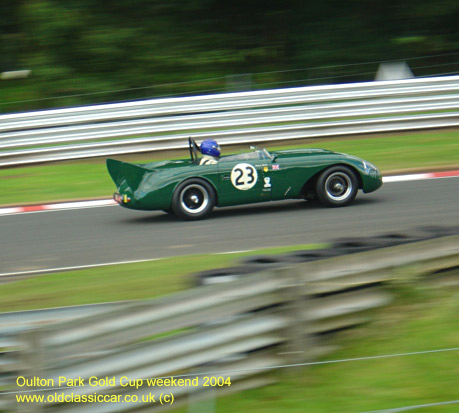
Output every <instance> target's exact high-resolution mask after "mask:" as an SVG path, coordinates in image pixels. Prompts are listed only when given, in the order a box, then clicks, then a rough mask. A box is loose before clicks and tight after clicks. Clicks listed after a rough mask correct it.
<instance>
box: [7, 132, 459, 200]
mask: <svg viewBox="0 0 459 413" xmlns="http://www.w3.org/2000/svg"><path fill="white" fill-rule="evenodd" d="M266 147H267V148H269V149H280V148H279V147H278V144H276V143H271V144H269V145H266ZM296 147H303V148H304V147H323V148H326V149H331V150H334V151H338V152H346V153H349V154H352V155H356V156H360V157H362V158H364V159H367V160H368V161H370V162H373V163H374V164H376V165H377V166H378V167H379V168H380V169H381V170H382V172H383V174H389V173H394V172H397V173H399V172H401V171H416V170H437V169H442V168H459V161H458V159H459V130H443V131H434V132H422V133H407V134H398V135H391V134H389V135H380V136H377V137H366V138H351V137H349V138H342V139H330V140H320V141H318V140H308V141H307V140H304V141H302V142H300V143H298V144H295V145H294V146H283V147H282V149H285V148H296ZM224 150H225V148H224ZM229 151H230V149H227V151H226V152H227V153H228V152H229ZM169 156H172V157H186V156H188V154H187V153H186V152H185V151H183V152H180V153H177V152H175V153H174V154H172V155H171V154H170V153H161V152H159V153H156V154H154V155H153V157H152V158H150V159H148V158H147V157H146V155H138V156H126V157H118V158H120V159H125V160H128V161H135V162H148V161H153V160H159V159H165V158H166V159H167V158H168V157H169ZM0 187H1V188H2V195H3V196H2V199H1V201H0V205H17V204H21V203H43V202H55V201H63V200H72V199H90V198H107V197H110V196H111V194H112V193H113V192H114V190H115V187H114V184H113V183H112V181H111V179H110V177H109V175H108V173H107V171H106V168H105V162H104V160H102V159H97V160H86V161H74V162H59V163H55V164H53V165H46V166H29V167H21V168H10V169H0Z"/></svg>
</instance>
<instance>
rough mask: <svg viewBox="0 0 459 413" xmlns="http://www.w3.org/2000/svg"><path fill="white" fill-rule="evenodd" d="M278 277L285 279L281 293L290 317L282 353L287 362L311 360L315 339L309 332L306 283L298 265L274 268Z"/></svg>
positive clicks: (295, 362) (284, 307)
mask: <svg viewBox="0 0 459 413" xmlns="http://www.w3.org/2000/svg"><path fill="white" fill-rule="evenodd" d="M274 271H275V274H276V276H277V277H281V279H282V280H283V281H284V282H283V286H282V287H281V291H280V293H281V294H282V296H283V297H284V298H285V302H284V304H283V309H282V311H283V313H284V314H285V317H286V318H287V319H288V326H287V328H286V330H285V334H286V341H285V344H284V348H283V349H282V352H281V353H280V354H281V355H282V356H284V358H285V361H286V363H287V364H298V363H305V362H308V361H311V360H312V359H313V357H314V352H313V351H312V350H313V348H314V340H313V337H312V335H311V334H309V333H307V328H306V319H305V316H304V315H305V312H306V307H307V298H306V288H305V287H306V283H305V281H304V280H303V279H302V277H301V272H300V270H299V268H298V267H297V266H296V267H295V266H292V267H286V268H281V269H276V270H274Z"/></svg>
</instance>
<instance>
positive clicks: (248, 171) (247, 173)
mask: <svg viewBox="0 0 459 413" xmlns="http://www.w3.org/2000/svg"><path fill="white" fill-rule="evenodd" d="M257 180H258V174H257V170H256V169H255V167H254V166H253V165H250V164H248V163H238V164H237V165H236V166H235V167H234V168H233V170H232V171H231V182H232V184H233V185H234V187H235V188H237V189H240V190H241V191H247V190H248V189H251V188H253V187H254V186H255V184H256V183H257Z"/></svg>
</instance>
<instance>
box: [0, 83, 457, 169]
mask: <svg viewBox="0 0 459 413" xmlns="http://www.w3.org/2000/svg"><path fill="white" fill-rule="evenodd" d="M458 109H459V76H445V77H435V78H425V79H423V78H420V79H409V80H399V81H384V82H365V83H352V84H342V85H331V86H308V87H299V88H286V89H274V90H263V91H256V92H241V93H225V94H218V95H207V96H194V97H181V98H162V99H150V100H143V101H137V102H126V103H115V104H105V105H94V106H84V107H75V108H67V109H55V110H47V111H37V112H28V113H17V114H5V115H0V167H8V166H15V165H23V164H32V163H37V162H51V161H57V160H68V159H77V158H90V157H98V156H113V155H120V154H127V153H140V152H151V151H159V150H165V149H183V148H186V145H187V138H188V137H189V136H190V135H193V136H194V137H195V138H196V139H197V140H198V141H199V140H201V139H205V138H208V137H212V138H215V139H218V140H219V141H220V143H221V144H246V143H255V142H267V141H278V140H290V139H303V138H319V137H331V136H341V135H349V134H362V133H374V132H388V131H403V130H416V129H428V128H441V127H455V126H458V125H459V112H458Z"/></svg>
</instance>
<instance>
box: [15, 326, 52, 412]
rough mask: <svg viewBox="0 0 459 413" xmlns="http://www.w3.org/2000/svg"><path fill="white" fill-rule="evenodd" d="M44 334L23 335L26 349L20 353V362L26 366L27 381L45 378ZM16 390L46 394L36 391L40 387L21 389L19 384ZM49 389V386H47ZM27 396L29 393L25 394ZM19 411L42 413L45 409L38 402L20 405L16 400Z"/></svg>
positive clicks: (29, 333)
mask: <svg viewBox="0 0 459 413" xmlns="http://www.w3.org/2000/svg"><path fill="white" fill-rule="evenodd" d="M42 334H43V330H38V329H34V330H29V331H26V332H24V333H23V334H22V335H21V338H22V342H23V343H24V349H23V350H22V351H21V352H20V361H21V364H22V365H23V366H24V370H23V372H24V377H25V378H26V379H27V380H33V379H35V380H37V381H38V380H39V379H40V378H44V374H43V372H44V370H43V357H42V356H43V352H42V346H41V337H42ZM15 384H16V389H17V391H20V392H24V391H27V390H31V392H30V393H28V394H31V395H41V394H44V392H40V391H36V390H37V388H39V386H22V387H19V386H18V384H17V382H16V383H15ZM45 388H47V386H45ZM24 394H27V393H24ZM15 402H16V406H17V411H20V412H31V413H42V412H43V411H44V410H45V409H44V405H43V404H41V403H37V402H29V403H25V402H24V403H22V404H19V403H18V402H17V401H16V400H15Z"/></svg>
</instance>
